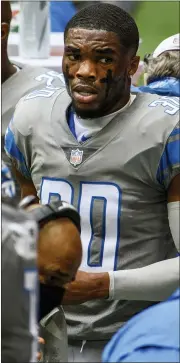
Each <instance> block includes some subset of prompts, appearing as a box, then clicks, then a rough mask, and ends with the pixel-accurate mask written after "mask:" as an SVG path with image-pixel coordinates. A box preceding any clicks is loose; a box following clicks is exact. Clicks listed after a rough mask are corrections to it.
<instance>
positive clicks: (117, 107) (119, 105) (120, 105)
mask: <svg viewBox="0 0 180 363" xmlns="http://www.w3.org/2000/svg"><path fill="white" fill-rule="evenodd" d="M129 99H130V92H127V93H126V94H124V95H123V97H121V98H120V99H119V100H118V101H117V103H116V104H115V105H114V107H112V108H111V110H110V111H109V112H107V111H106V115H108V114H110V113H113V112H116V111H118V110H120V109H121V108H123V107H124V106H125V105H126V104H127V103H128V101H129Z"/></svg>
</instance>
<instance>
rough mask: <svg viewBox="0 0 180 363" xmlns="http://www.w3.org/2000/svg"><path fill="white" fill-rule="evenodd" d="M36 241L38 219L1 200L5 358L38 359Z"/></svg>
mask: <svg viewBox="0 0 180 363" xmlns="http://www.w3.org/2000/svg"><path fill="white" fill-rule="evenodd" d="M36 242H37V226H36V223H35V222H34V221H32V220H30V219H29V218H28V217H27V215H26V213H25V212H21V211H17V209H16V208H15V207H12V206H10V205H8V204H5V203H2V248H1V268H2V271H1V292H2V300H1V309H2V310H1V359H2V362H13V363H14V362H35V361H36V353H37V325H36V324H37V322H36V315H37V302H36V296H37V292H36V286H37V272H36V258H37V256H36Z"/></svg>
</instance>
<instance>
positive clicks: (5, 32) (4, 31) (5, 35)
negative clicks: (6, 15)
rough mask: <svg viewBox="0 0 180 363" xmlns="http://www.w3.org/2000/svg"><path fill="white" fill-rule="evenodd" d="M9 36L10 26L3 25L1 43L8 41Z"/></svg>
mask: <svg viewBox="0 0 180 363" xmlns="http://www.w3.org/2000/svg"><path fill="white" fill-rule="evenodd" d="M8 34H9V24H8V23H2V24H1V41H3V40H6V39H7V38H8Z"/></svg>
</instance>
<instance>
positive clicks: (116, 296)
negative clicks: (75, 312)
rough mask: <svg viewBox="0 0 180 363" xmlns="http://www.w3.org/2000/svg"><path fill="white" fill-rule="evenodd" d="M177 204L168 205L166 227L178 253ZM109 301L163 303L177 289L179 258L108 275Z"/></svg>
mask: <svg viewBox="0 0 180 363" xmlns="http://www.w3.org/2000/svg"><path fill="white" fill-rule="evenodd" d="M179 211H180V202H172V203H168V218H169V225H170V229H171V233H172V237H173V239H174V243H175V245H176V248H177V250H178V251H180V228H179V214H180V213H179ZM109 277H110V286H109V299H113V300H120V299H121V300H122V299H124V300H150V301H159V300H164V299H166V298H168V296H170V295H171V294H172V293H173V291H174V290H175V289H176V288H177V287H179V280H180V277H179V257H177V258H173V259H169V260H165V261H160V262H157V263H154V264H152V265H149V266H145V267H142V268H137V269H132V270H120V271H111V272H109Z"/></svg>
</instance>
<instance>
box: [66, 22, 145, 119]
mask: <svg viewBox="0 0 180 363" xmlns="http://www.w3.org/2000/svg"><path fill="white" fill-rule="evenodd" d="M138 63H139V58H138V57H132V55H131V56H130V55H129V54H128V53H127V51H125V49H124V48H123V46H121V44H120V40H119V38H118V36H117V35H116V34H115V33H113V32H107V31H104V30H101V31H99V30H87V29H79V28H74V29H69V31H68V33H67V36H66V40H65V50H64V56H63V73H64V77H65V81H66V86H67V90H68V93H69V95H70V96H71V98H72V103H73V106H74V109H75V111H76V113H77V114H78V115H79V116H81V117H84V118H91V117H92V118H93V117H100V116H103V115H106V114H109V113H111V112H114V111H116V109H118V107H117V105H118V103H119V102H120V100H121V98H122V97H123V96H124V94H125V93H127V92H129V88H130V75H133V74H134V73H135V72H136V69H137V67H138Z"/></svg>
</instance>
